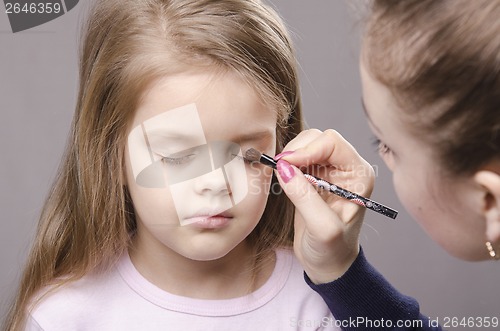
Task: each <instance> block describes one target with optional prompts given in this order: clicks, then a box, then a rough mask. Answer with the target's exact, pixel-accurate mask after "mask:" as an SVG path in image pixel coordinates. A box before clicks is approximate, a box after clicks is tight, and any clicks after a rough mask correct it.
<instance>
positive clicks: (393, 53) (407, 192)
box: [361, 0, 500, 259]
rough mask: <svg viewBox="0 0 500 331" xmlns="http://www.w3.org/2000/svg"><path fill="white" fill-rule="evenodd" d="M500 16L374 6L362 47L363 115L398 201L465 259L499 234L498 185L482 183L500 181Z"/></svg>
mask: <svg viewBox="0 0 500 331" xmlns="http://www.w3.org/2000/svg"><path fill="white" fill-rule="evenodd" d="M499 16H500V1H490V0H485V1H482V0H479V1H465V0H464V1H460V0H458V1H457V0H440V1H437V0H408V1H395V0H378V1H377V0H375V1H373V7H372V14H371V16H370V18H369V21H368V26H367V30H366V34H365V38H364V43H363V52H362V59H361V71H362V80H363V93H364V97H363V98H364V103H365V108H366V111H367V115H368V117H369V119H370V122H371V126H372V129H373V130H374V132H375V134H376V136H377V138H379V139H380V140H381V144H380V146H379V147H380V152H381V154H382V157H383V158H384V160H385V161H386V163H387V164H388V166H389V168H391V170H392V171H393V174H394V184H395V187H396V190H397V192H398V195H399V197H400V198H401V200H402V202H403V203H404V204H405V206H406V207H407V209H408V210H409V211H410V213H411V214H412V215H413V216H414V217H415V218H416V219H417V220H418V221H419V222H420V223H421V224H422V225H423V227H424V228H425V229H426V230H427V232H428V233H429V234H430V235H431V236H432V237H433V238H434V239H435V240H436V241H438V242H439V243H440V244H441V245H442V246H444V247H445V249H447V250H448V251H449V252H450V253H452V254H454V255H456V256H459V257H462V258H465V259H480V258H486V256H487V255H486V253H485V252H486V250H485V248H484V241H486V240H494V241H499V238H498V237H499V236H500V233H497V232H498V230H491V227H489V226H487V224H490V225H492V224H496V223H498V222H485V221H484V220H485V219H486V220H488V217H486V216H485V213H486V211H487V209H488V208H489V207H491V203H490V202H492V201H497V202H496V203H497V204H498V199H499V198H498V196H497V195H496V192H497V188H496V186H495V185H493V186H491V185H489V184H488V183H486V186H485V185H483V184H484V183H483V181H482V180H481V178H483V177H481V176H479V177H478V176H477V174H479V173H480V172H481V171H482V170H488V171H490V172H492V173H493V174H497V175H498V174H500V167H499V162H500V112H499V109H500V57H499V55H498V54H500V21H499V20H498V17H499ZM490 186H491V187H490ZM485 206H486V207H485ZM481 219H482V220H483V221H481ZM494 228H495V229H496V228H498V225H495V226H494ZM488 231H489V235H488V237H487V236H486V234H485V233H488Z"/></svg>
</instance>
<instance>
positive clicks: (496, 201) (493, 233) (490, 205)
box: [474, 169, 500, 244]
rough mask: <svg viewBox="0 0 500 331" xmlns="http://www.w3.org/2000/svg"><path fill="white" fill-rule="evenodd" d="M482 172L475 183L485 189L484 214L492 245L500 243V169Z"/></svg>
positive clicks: (487, 236)
mask: <svg viewBox="0 0 500 331" xmlns="http://www.w3.org/2000/svg"><path fill="white" fill-rule="evenodd" d="M495 170H497V171H494V170H480V171H478V172H476V174H475V175H474V181H475V182H476V183H477V184H479V185H480V186H481V187H482V188H483V190H484V191H483V197H482V213H483V216H484V219H485V220H486V238H487V240H488V241H490V242H491V243H495V244H498V243H499V242H500V169H495Z"/></svg>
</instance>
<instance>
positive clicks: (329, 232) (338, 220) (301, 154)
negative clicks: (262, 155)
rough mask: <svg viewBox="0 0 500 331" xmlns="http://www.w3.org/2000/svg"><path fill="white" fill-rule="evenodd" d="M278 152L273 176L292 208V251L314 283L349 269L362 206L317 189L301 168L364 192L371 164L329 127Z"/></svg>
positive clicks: (371, 180) (306, 133)
mask: <svg viewBox="0 0 500 331" xmlns="http://www.w3.org/2000/svg"><path fill="white" fill-rule="evenodd" d="M287 151H293V153H291V154H288V153H287ZM281 155H282V156H277V158H278V159H280V161H278V167H277V172H278V180H279V182H280V184H281V186H282V187H283V189H284V191H285V193H286V194H287V196H288V197H289V198H290V200H291V201H292V202H293V204H294V205H295V207H296V209H295V239H294V251H295V254H296V256H297V258H298V259H299V260H300V262H301V263H302V266H303V267H304V270H305V271H306V273H307V275H308V276H309V278H310V279H311V280H312V281H313V282H314V283H316V284H320V283H327V282H330V281H333V280H335V279H337V278H339V277H340V276H342V275H343V274H344V273H345V272H346V271H347V269H349V267H350V266H351V264H352V262H353V261H354V260H355V259H356V257H357V255H358V253H359V242H358V236H359V232H360V230H361V225H362V222H363V215H364V213H365V208H363V207H360V206H358V205H356V204H355V203H353V202H351V201H348V200H346V199H343V198H340V197H338V196H336V195H334V194H332V193H328V192H321V191H319V193H318V191H316V189H315V187H314V186H313V185H311V184H310V183H309V182H308V181H307V180H306V179H305V178H304V177H303V176H302V173H303V172H307V173H309V174H311V175H315V176H317V177H320V178H322V179H324V180H327V181H329V182H330V183H333V184H337V185H338V186H340V187H342V188H345V189H347V190H349V191H351V192H354V193H357V194H360V195H362V196H365V197H369V196H370V194H371V192H372V190H373V185H374V180H375V174H374V171H373V168H372V167H371V166H370V164H368V162H366V161H365V160H364V159H363V158H362V157H361V156H360V155H359V154H358V153H357V152H356V150H355V149H354V147H353V146H352V145H351V144H349V142H347V141H346V140H345V139H344V138H343V137H342V136H341V135H340V134H339V133H338V132H337V131H334V130H326V131H324V132H321V131H319V130H314V129H312V130H306V131H303V132H301V133H300V134H299V135H298V136H297V137H296V138H295V139H293V140H292V141H290V143H288V145H287V146H285V148H284V153H282V154H281ZM299 168H300V169H301V170H302V171H301V170H299Z"/></svg>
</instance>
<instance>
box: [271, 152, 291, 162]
mask: <svg viewBox="0 0 500 331" xmlns="http://www.w3.org/2000/svg"><path fill="white" fill-rule="evenodd" d="M293 152H294V151H286V152H283V153H279V154H278V155H276V156H275V157H274V159H275V160H276V161H278V160H279V159H281V158H283V157H285V156H287V155H290V154H293Z"/></svg>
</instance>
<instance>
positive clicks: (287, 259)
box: [117, 249, 292, 316]
mask: <svg viewBox="0 0 500 331" xmlns="http://www.w3.org/2000/svg"><path fill="white" fill-rule="evenodd" d="M291 268H292V254H290V253H289V252H287V251H286V250H285V249H278V250H276V264H275V266H274V270H273V272H272V273H271V276H270V277H269V279H268V280H267V281H266V282H265V283H264V284H263V285H262V286H261V287H260V288H258V289H257V290H256V291H254V292H252V293H249V294H247V295H245V296H241V297H237V298H232V299H221V300H205V299H195V298H189V297H184V296H179V295H175V294H172V293H169V292H167V291H164V290H162V289H160V288H159V287H157V286H156V285H154V284H153V283H151V282H149V281H148V280H147V279H146V278H144V276H142V275H141V274H140V273H139V271H138V270H137V269H136V268H135V266H134V264H133V263H132V261H131V260H130V256H129V254H128V252H125V253H124V254H123V256H122V257H121V259H120V261H119V263H118V265H117V269H118V272H119V274H120V276H121V277H122V279H123V280H124V281H125V283H126V284H127V285H128V286H129V287H130V288H131V289H132V290H133V291H134V292H136V293H137V294H138V295H140V296H141V297H142V298H144V299H145V300H147V301H149V302H151V303H153V304H154V305H157V306H159V307H161V308H164V309H168V310H171V311H176V312H182V313H187V314H193V315H199V316H233V315H239V314H244V313H247V312H250V311H252V310H255V309H257V308H259V307H262V306H263V305H265V304H266V303H268V302H269V301H271V300H272V299H273V298H274V297H275V296H276V295H277V294H278V293H279V292H280V291H281V290H282V289H283V287H284V286H285V283H286V281H287V279H288V277H289V275H290V271H291Z"/></svg>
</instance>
